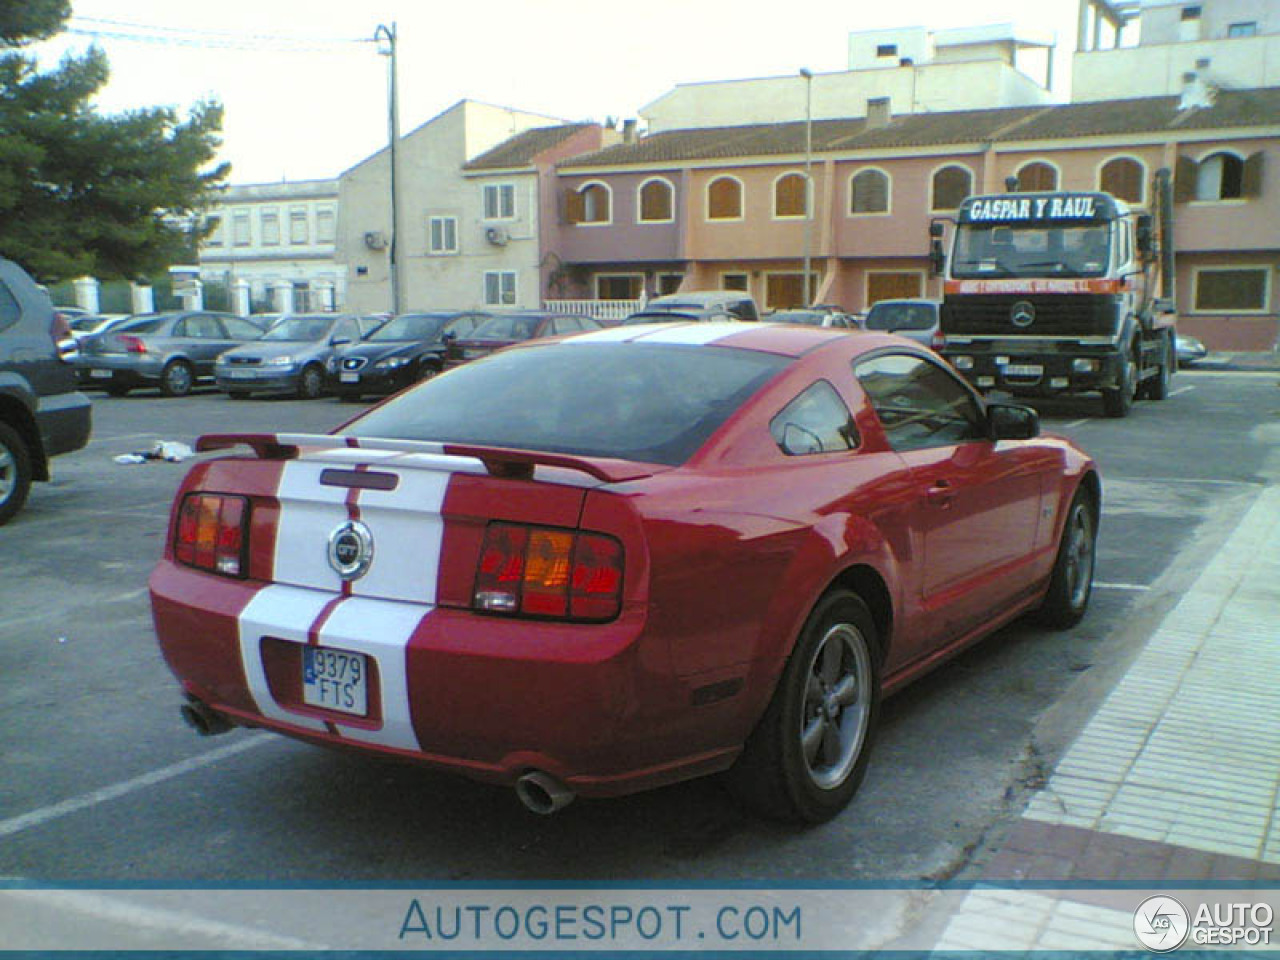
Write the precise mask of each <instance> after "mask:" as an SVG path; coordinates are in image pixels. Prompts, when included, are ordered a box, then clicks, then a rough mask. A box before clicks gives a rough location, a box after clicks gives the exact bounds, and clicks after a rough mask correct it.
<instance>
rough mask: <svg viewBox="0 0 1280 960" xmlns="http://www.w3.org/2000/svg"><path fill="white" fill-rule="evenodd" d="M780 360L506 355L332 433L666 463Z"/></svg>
mask: <svg viewBox="0 0 1280 960" xmlns="http://www.w3.org/2000/svg"><path fill="white" fill-rule="evenodd" d="M789 362H790V359H789V358H787V357H779V356H775V355H773V354H765V353H757V352H754V351H748V350H732V349H725V348H720V347H688V346H676V345H670V344H629V343H581V344H575V343H565V344H556V345H552V346H547V347H538V348H531V349H523V350H510V351H504V352H502V353H497V354H494V355H493V356H491V357H488V358H486V359H484V360H477V361H474V362H472V363H469V364H466V365H465V366H462V367H458V368H457V369H455V370H452V371H450V372H449V373H447V374H445V375H444V376H440V377H436V378H435V379H433V380H428V381H427V382H426V383H423V384H421V385H420V386H418V387H416V388H414V389H413V390H410V391H409V392H408V393H404V394H401V395H400V396H399V397H397V398H396V399H394V400H391V401H390V402H388V403H385V404H383V405H382V406H380V407H378V408H377V409H375V410H372V411H370V412H369V413H368V414H367V415H365V416H364V417H361V418H360V419H359V420H357V421H355V422H354V423H352V424H350V425H349V426H348V427H347V428H346V429H345V430H343V431H342V432H343V434H345V435H349V436H356V437H387V438H394V439H401V440H427V441H432V440H434V441H439V442H443V443H468V444H478V445H481V446H495V447H516V448H520V449H526V450H540V451H546V452H552V453H570V454H577V455H580V456H596V457H616V458H618V459H622V460H636V461H641V462H644V463H661V464H668V465H671V466H675V465H677V464H680V463H683V462H684V461H685V460H687V459H689V457H691V456H692V455H693V454H694V452H695V451H697V449H698V448H699V447H701V446H702V444H703V443H705V442H706V440H707V438H708V437H710V436H711V434H712V433H714V432H715V431H716V429H717V428H718V427H719V426H720V425H721V424H722V423H724V421H725V420H726V419H728V417H729V416H730V414H732V413H733V412H734V411H735V410H737V409H738V407H740V406H741V405H742V403H743V401H745V400H746V399H747V398H748V397H749V396H751V395H752V394H753V393H755V392H756V390H758V389H759V388H760V387H761V385H763V384H764V383H765V381H767V380H768V379H769V378H770V377H772V376H773V374H774V373H776V372H777V371H778V370H780V369H782V368H783V367H784V366H786V364H787V363H789Z"/></svg>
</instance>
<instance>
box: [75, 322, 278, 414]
mask: <svg viewBox="0 0 1280 960" xmlns="http://www.w3.org/2000/svg"><path fill="white" fill-rule="evenodd" d="M260 336H262V328H261V327H259V326H258V325H257V324H255V323H253V322H251V321H249V320H246V319H245V318H243V317H236V316H232V315H231V314H226V313H211V312H208V311H204V310H200V311H188V312H180V313H152V314H142V315H139V316H136V317H132V318H130V319H129V320H126V321H124V322H123V323H119V324H116V325H115V326H112V327H110V328H108V329H107V330H106V332H105V333H101V334H97V335H95V336H89V337H86V338H85V339H84V340H83V341H81V343H80V358H79V359H78V360H77V361H76V368H77V370H78V372H79V376H80V382H81V384H83V385H84V386H88V387H100V388H102V389H104V390H106V391H107V392H108V393H109V394H111V395H112V396H115V397H122V396H124V395H125V394H126V393H128V392H129V391H130V390H134V389H136V388H138V387H147V386H152V387H159V388H160V392H161V393H163V394H164V395H165V396H166V397H181V396H185V395H186V394H188V393H190V392H191V388H192V387H194V386H195V385H196V383H198V382H199V381H201V380H210V379H212V378H213V364H214V361H215V360H216V359H217V358H218V355H219V354H221V353H223V352H224V351H226V350H230V349H231V348H232V347H237V346H239V345H240V344H242V343H247V342H248V341H250V340H256V339H257V338H258V337H260Z"/></svg>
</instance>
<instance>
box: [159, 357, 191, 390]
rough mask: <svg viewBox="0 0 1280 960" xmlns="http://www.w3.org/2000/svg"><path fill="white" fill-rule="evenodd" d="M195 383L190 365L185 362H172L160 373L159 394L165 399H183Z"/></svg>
mask: <svg viewBox="0 0 1280 960" xmlns="http://www.w3.org/2000/svg"><path fill="white" fill-rule="evenodd" d="M195 382H196V377H195V374H194V373H193V372H192V370H191V364H189V363H187V361H185V360H172V361H170V362H169V363H168V364H166V365H165V368H164V370H162V371H161V372H160V392H161V393H163V394H164V395H165V396H166V397H185V396H186V395H187V394H189V393H190V392H191V388H192V387H193V386H194V385H195Z"/></svg>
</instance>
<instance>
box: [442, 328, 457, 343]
mask: <svg viewBox="0 0 1280 960" xmlns="http://www.w3.org/2000/svg"><path fill="white" fill-rule="evenodd" d="M440 339H441V340H443V341H444V342H445V343H448V342H449V341H450V340H457V339H458V331H457V330H446V331H445V332H444V333H442V334H440Z"/></svg>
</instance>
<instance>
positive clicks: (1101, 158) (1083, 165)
mask: <svg viewBox="0 0 1280 960" xmlns="http://www.w3.org/2000/svg"><path fill="white" fill-rule="evenodd" d="M1197 104H1199V105H1197ZM868 106H869V109H868V111H867V113H868V115H867V116H865V117H857V118H853V119H844V120H841V119H833V120H819V121H815V122H813V123H812V125H811V129H810V130H809V131H808V132H809V133H810V136H811V143H812V146H811V149H810V150H809V151H808V152H806V132H807V131H806V127H807V126H808V125H806V124H805V123H804V122H791V123H776V124H756V125H750V126H740V127H723V126H721V127H714V128H702V129H686V130H670V131H666V132H662V133H657V134H654V135H653V136H649V137H645V138H642V139H640V140H638V141H635V142H631V143H622V144H618V145H615V146H612V147H608V148H606V149H603V150H600V151H597V152H594V153H588V154H584V155H580V156H576V157H572V158H569V159H565V160H562V161H560V163H559V164H558V165H557V166H556V167H555V168H554V170H551V169H549V168H544V171H545V176H546V177H547V178H548V180H549V183H548V184H545V185H544V186H543V188H542V189H541V191H540V192H541V194H542V197H543V198H544V202H548V203H550V202H552V199H553V198H554V210H552V209H546V210H545V212H544V215H543V230H542V241H543V252H542V261H543V264H544V268H543V273H542V279H543V287H544V296H546V297H548V298H573V297H584V298H598V299H632V298H636V297H639V296H640V295H642V294H643V295H648V296H652V295H655V294H657V293H662V292H668V291H671V290H674V289H676V288H678V287H680V286H681V285H683V286H684V287H685V288H686V289H706V288H715V287H729V288H740V289H746V290H750V291H751V292H752V293H753V294H754V295H755V297H756V298H757V300H758V301H759V302H760V303H761V304H762V305H763V306H764V307H766V308H774V307H784V306H789V305H794V304H797V303H800V302H801V301H803V300H804V299H805V291H804V282H803V272H804V271H803V264H804V260H805V254H806V251H807V253H808V255H809V260H810V264H811V291H812V299H813V300H814V301H815V302H823V303H832V302H834V303H839V304H841V305H843V306H844V307H845V308H846V309H848V310H855V311H858V310H865V309H866V308H867V307H868V306H870V304H872V303H874V302H875V301H876V300H879V299H884V298H887V297H900V296H927V297H938V296H940V295H941V285H940V282H939V280H938V278H937V277H934V276H932V275H931V273H930V270H929V261H928V257H927V253H928V227H929V223H930V221H931V220H933V219H943V220H945V219H946V218H948V217H949V216H951V215H952V214H953V213H954V211H955V209H956V208H957V207H958V205H959V203H960V201H961V200H962V199H963V198H964V197H965V196H967V195H969V194H971V193H980V192H994V191H1000V190H1003V189H1004V184H1005V181H1006V179H1007V178H1010V177H1013V178H1016V179H1017V182H1018V185H1019V189H1024V190H1043V189H1066V190H1099V189H1101V190H1106V191H1107V192H1110V193H1112V194H1115V195H1116V196H1119V197H1121V198H1122V199H1124V200H1127V201H1128V202H1130V203H1131V204H1134V205H1137V206H1145V205H1146V204H1148V203H1149V202H1150V196H1149V189H1150V183H1151V179H1152V176H1153V175H1154V173H1155V171H1156V170H1157V169H1159V168H1161V167H1167V168H1169V169H1170V170H1171V171H1173V172H1174V174H1175V184H1176V194H1177V196H1176V202H1175V207H1174V213H1175V223H1176V227H1175V230H1176V239H1177V276H1178V289H1177V299H1178V308H1179V313H1180V316H1181V318H1182V319H1181V321H1180V329H1182V330H1184V331H1186V332H1189V333H1193V334H1196V335H1197V336H1201V337H1202V338H1203V339H1204V340H1205V341H1206V342H1207V343H1208V344H1209V345H1210V347H1211V348H1213V349H1268V348H1270V347H1272V346H1273V345H1274V344H1275V343H1276V340H1277V334H1278V333H1280V293H1278V292H1277V289H1276V288H1277V279H1278V278H1277V272H1278V271H1280V88H1263V89H1250V90H1222V91H1218V92H1217V94H1216V97H1209V98H1207V99H1202V100H1193V101H1188V99H1187V98H1186V97H1178V96H1160V97H1146V98H1141V99H1130V100H1106V101H1099V102H1092V103H1073V104H1064V105H1038V106H1022V107H1011V108H1003V109H992V110H967V111H957V112H944V113H916V114H909V115H904V116H891V115H889V113H888V109H887V104H879V105H877V104H869V105H868ZM806 169H808V171H809V174H810V176H811V182H812V189H811V190H806V184H807V183H808V182H809V181H808V180H807V179H806Z"/></svg>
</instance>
